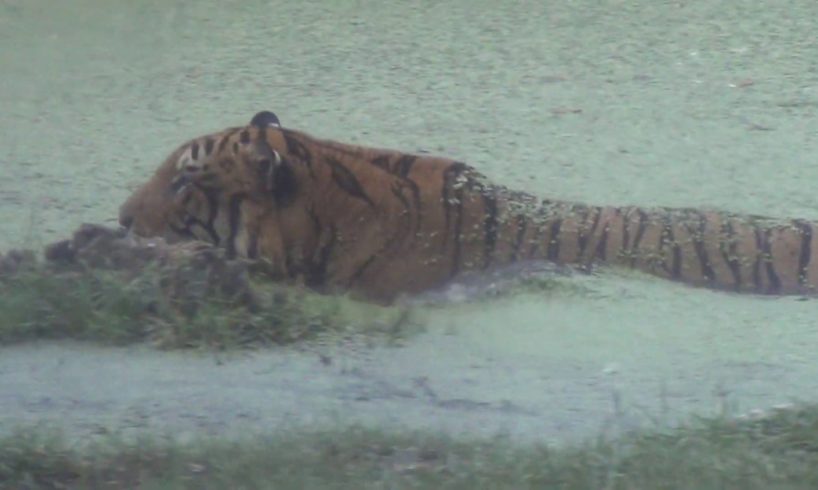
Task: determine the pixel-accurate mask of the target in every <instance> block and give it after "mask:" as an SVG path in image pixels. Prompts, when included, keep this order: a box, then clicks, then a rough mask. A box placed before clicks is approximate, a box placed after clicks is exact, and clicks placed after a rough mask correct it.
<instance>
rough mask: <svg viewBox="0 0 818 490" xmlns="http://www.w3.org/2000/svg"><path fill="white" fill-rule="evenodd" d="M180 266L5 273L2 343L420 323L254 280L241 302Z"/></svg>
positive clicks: (372, 331)
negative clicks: (169, 269) (133, 270)
mask: <svg viewBox="0 0 818 490" xmlns="http://www.w3.org/2000/svg"><path fill="white" fill-rule="evenodd" d="M173 273H174V274H175V276H174V277H171V278H170V279H169V277H168V274H167V271H163V270H160V269H159V268H157V267H146V268H145V269H144V270H141V271H139V273H137V274H132V273H126V272H122V271H117V270H111V269H103V268H89V267H79V268H73V269H71V270H67V271H55V270H54V269H53V268H51V267H46V266H45V265H42V264H38V263H33V264H32V265H30V266H28V267H24V268H21V269H20V270H18V271H16V272H14V273H13V274H6V275H0V345H3V344H5V345H8V344H13V343H19V342H24V341H30V340H41V339H74V340H83V341H92V342H97V343H102V344H112V345H123V344H130V343H138V342H150V343H153V344H154V345H156V346H157V347H159V348H164V349H175V348H209V349H225V348H234V347H242V346H265V345H280V344H291V343H294V342H299V341H304V340H312V339H318V338H322V337H327V336H341V337H343V336H349V335H358V334H360V335H366V336H372V337H375V338H377V337H380V338H382V339H385V340H389V341H393V340H400V339H402V338H403V337H405V336H408V335H410V334H411V332H412V331H413V329H415V328H416V325H415V324H414V323H413V322H411V321H409V312H408V310H407V309H399V308H381V307H377V306H373V305H367V304H361V303H357V302H353V301H351V300H349V299H346V298H342V297H330V296H321V295H318V294H312V293H309V292H306V291H302V290H298V289H296V288H292V287H289V288H288V287H285V286H281V285H275V284H271V283H270V282H269V281H263V280H261V281H258V282H256V281H255V280H252V279H251V280H250V284H251V289H252V294H253V299H252V301H251V302H248V301H239V300H237V299H236V297H234V296H231V295H228V294H224V293H223V292H222V291H220V290H218V288H213V287H209V283H208V278H207V277H206V276H204V275H199V276H197V275H195V274H194V275H190V276H182V279H180V277H179V276H180V275H181V274H179V273H178V271H174V272H173ZM200 276H201V277H200ZM180 281H181V284H179V282H180ZM169 288H173V290H174V292H173V293H172V294H169Z"/></svg>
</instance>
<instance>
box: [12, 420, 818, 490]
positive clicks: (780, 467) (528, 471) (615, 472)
mask: <svg viewBox="0 0 818 490" xmlns="http://www.w3.org/2000/svg"><path fill="white" fill-rule="evenodd" d="M815 441H818V407H816V406H805V407H800V408H797V409H792V410H782V411H776V412H773V413H772V414H769V415H768V416H766V417H764V418H762V419H759V420H744V421H737V420H735V419H726V418H718V419H710V420H701V421H697V422H693V423H690V424H688V425H687V426H684V427H681V428H678V429H675V430H672V431H666V432H661V433H660V432H642V433H636V434H632V435H630V436H627V437H624V438H622V439H617V440H613V441H611V440H603V439H600V440H595V441H591V442H587V443H585V444H581V445H578V446H575V447H569V448H550V447H547V446H545V445H533V446H532V445H515V444H513V443H512V442H511V441H509V440H507V439H496V440H471V441H469V440H463V439H452V438H449V437H446V436H441V435H423V434H405V433H404V434H402V433H390V432H383V431H378V430H369V429H360V428H351V429H349V428H348V429H336V430H326V431H323V432H317V431H313V432H308V433H305V432H297V431H296V432H289V433H286V434H279V435H270V436H266V437H255V438H253V439H246V440H244V441H225V440H215V439H208V440H205V439H202V440H199V441H197V442H195V443H189V444H180V443H175V442H168V441H164V442H159V441H153V442H151V441H147V440H141V441H131V442H125V441H123V440H107V441H104V442H98V443H96V444H95V445H92V446H88V447H84V448H77V447H71V446H70V445H69V444H68V443H67V441H66V440H65V439H62V438H60V437H59V436H58V435H53V434H46V435H42V434H40V433H38V432H36V431H20V432H18V433H17V434H13V435H11V436H8V437H6V438H4V439H0V487H1V488H30V489H45V488H69V489H71V488H91V489H94V488H107V489H119V488H135V487H139V488H165V489H176V488H178V489H194V488H196V489H198V488H213V489H217V488H231V489H239V488H338V489H342V488H355V489H365V488H436V489H437V488H451V489H461V488H462V489H473V488H492V489H493V488H549V489H550V488H554V489H623V490H624V489H659V488H661V489H696V490H706V489H742V490H745V489H746V490H754V489H769V488H776V489H808V488H817V487H818V451H816V444H815Z"/></svg>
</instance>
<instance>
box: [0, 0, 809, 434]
mask: <svg viewBox="0 0 818 490" xmlns="http://www.w3.org/2000/svg"><path fill="white" fill-rule="evenodd" d="M816 32H818V3H815V2H813V1H811V0H801V1H792V2H786V3H780V4H776V3H774V2H751V1H737V2H732V3H730V4H724V3H723V2H716V1H712V0H710V1H702V0H696V1H685V2H680V1H656V0H641V1H613V0H610V1H604V2H599V1H592V0H581V1H573V2H500V3H498V2H495V1H492V2H489V1H472V0H468V1H466V0H462V1H448V2H402V3H396V2H392V3H384V2H376V1H352V0H349V1H335V2H283V1H272V2H266V1H265V2H263V1H229V0H220V1H218V2H216V1H211V0H200V1H197V2H193V1H190V2H185V1H176V2H165V1H158V0H143V1H138V2H126V1H118V2H110V1H102V0H75V1H72V2H56V1H51V0H17V1H14V0H0V69H1V70H2V71H1V72H0V73H2V74H0V81H2V85H0V109H1V110H0V148H2V151H0V249H7V248H9V247H12V246H19V245H24V244H32V243H35V244H36V243H43V242H47V241H48V240H51V239H54V238H58V237H62V236H64V235H65V234H66V233H68V232H69V231H71V230H73V229H74V228H75V227H76V225H78V224H79V223H80V222H83V221H88V222H109V221H110V220H113V218H114V217H115V215H116V208H117V206H118V204H119V203H120V202H121V201H122V200H123V199H124V198H125V196H126V195H127V194H128V193H129V190H130V189H132V188H133V187H134V186H135V185H136V184H137V183H139V182H140V181H141V180H143V179H145V178H146V177H147V176H148V175H149V173H150V172H151V171H152V169H153V168H154V167H155V166H156V165H158V163H159V162H160V161H161V159H162V158H163V157H164V156H165V155H166V154H167V153H168V152H169V151H170V150H171V149H172V148H173V147H174V146H175V145H177V144H178V143H179V142H181V141H182V140H184V139H185V138H188V137H190V136H193V135H196V134H198V133H201V132H204V131H210V130H214V129H219V128H221V127H224V126H227V125H232V124H237V123H242V122H245V121H246V120H247V119H248V118H249V117H250V116H252V114H254V113H255V112H256V111H258V110H260V109H270V110H273V111H275V112H276V113H277V114H278V115H279V116H280V117H281V119H282V121H283V122H284V124H285V125H289V126H292V127H297V128H301V129H305V130H308V131H310V132H312V133H314V134H316V135H320V136H325V137H330V138H336V139H340V140H344V141H354V142H360V143H364V144H372V145H376V146H386V147H394V148H400V149H405V150H410V151H414V150H418V149H424V150H429V151H432V152H435V153H440V154H444V155H447V156H452V157H457V158H460V159H463V160H466V161H468V162H470V163H472V164H473V165H475V166H477V167H478V168H479V169H480V170H482V171H483V172H484V173H486V174H488V175H489V176H491V177H492V178H494V179H495V180H497V181H499V182H502V183H505V184H508V185H510V186H513V187H517V188H521V189H525V190H529V191H533V192H537V193H539V194H541V195H547V196H553V197H555V198H563V199H576V200H581V201H586V202H591V203H595V204H604V203H615V204H644V205H673V206H702V207H718V208H724V209H730V210H735V211H741V212H751V213H759V214H767V215H772V216H782V217H789V216H792V217H804V218H818V197H816V193H815V186H814V183H815V182H818V165H816V155H818V117H817V116H818V37H816V35H815V33H816ZM582 287H583V289H582V291H584V292H576V293H562V294H554V295H551V296H547V297H545V296H544V297H540V298H538V297H535V296H532V295H520V296H516V297H514V298H511V299H504V300H500V301H494V302H489V303H486V304H482V305H469V306H468V307H464V306H453V307H450V308H446V309H443V310H438V311H435V312H433V313H431V316H430V323H431V325H430V334H429V336H428V337H426V338H424V339H421V340H419V341H418V344H416V345H415V346H414V347H410V348H407V349H406V350H402V351H400V352H398V353H395V355H394V363H390V361H389V359H390V358H389V357H388V356H385V357H384V358H383V359H384V363H385V364H386V365H385V366H384V367H383V369H384V371H385V372H392V371H394V376H397V377H402V379H405V380H411V379H414V378H418V377H420V378H424V377H425V378H426V379H428V380H429V383H432V384H435V385H436V386H437V387H438V390H439V391H444V392H446V393H449V394H450V395H451V397H453V398H457V397H469V398H472V399H478V400H495V401H496V400H510V401H512V402H513V403H514V404H516V405H519V406H523V407H526V408H529V409H531V410H534V411H535V412H536V413H537V414H539V415H538V416H537V417H534V419H536V420H537V422H536V423H534V422H524V421H523V422H519V423H520V424H521V425H520V428H519V430H520V432H526V430H531V428H532V427H540V425H536V424H541V425H542V424H545V425H542V427H544V428H543V429H542V430H544V431H546V432H549V431H551V432H553V431H556V430H560V427H562V428H563V429H565V428H566V427H568V428H569V429H570V427H571V423H574V424H576V425H600V424H601V423H602V421H604V420H605V417H606V416H607V415H606V414H609V413H610V412H611V410H612V405H613V404H612V398H614V397H615V396H621V397H622V400H623V403H624V404H625V405H626V406H628V407H631V408H633V409H634V410H636V411H637V412H638V411H639V410H641V408H640V407H644V409H645V411H647V412H649V413H656V412H657V411H661V410H665V409H666V408H662V407H663V406H664V405H668V406H670V407H671V408H672V410H674V411H676V412H679V413H682V412H686V411H687V410H698V411H702V410H710V409H713V408H714V406H715V405H716V404H717V403H718V400H719V396H717V395H716V393H718V392H726V393H728V394H729V398H730V400H733V401H735V402H737V403H739V404H740V405H741V406H744V407H746V408H751V407H755V406H768V405H770V404H773V403H779V402H782V401H786V400H788V399H789V398H791V397H798V398H803V399H811V400H815V399H818V381H816V380H818V365H817V364H816V363H815V362H814V350H815V348H814V346H815V345H816V341H818V328H816V327H818V321H816V319H815V318H816V316H818V315H816V314H818V306H816V303H815V301H812V300H810V301H798V300H797V299H793V298H785V299H765V298H758V297H736V296H733V295H728V294H723V293H714V292H707V291H698V290H692V289H690V288H686V287H682V286H678V285H671V284H666V283H663V282H661V281H658V280H654V279H645V278H641V277H638V276H637V277H633V276H631V275H625V276H621V275H617V274H606V275H604V276H603V277H601V278H598V279H583V280H582ZM446 332H448V334H447V333H446ZM452 332H453V333H452ZM424 356H425V359H424ZM475 366H477V367H475ZM480 366H482V367H480ZM475 369H476V370H475ZM407 382H408V381H407ZM617 394H618V395H617ZM427 415H428V414H427ZM421 418H422V416H421V415H418V420H420V419H421ZM529 418H531V417H529ZM506 419H508V417H507V416H506ZM475 420H476V421H475V425H486V424H488V425H491V423H494V424H495V425H496V426H497V427H501V426H504V425H503V423H501V422H498V421H497V420H494V421H493V422H486V421H485V420H488V419H485V420H484V419H475ZM512 420H514V419H513V418H512ZM521 420H523V419H521ZM525 420H528V419H525ZM544 420H557V421H559V423H557V422H553V423H551V425H548V423H547V422H545V421H544ZM406 421H407V422H408V423H409V424H410V425H412V424H413V420H411V417H409V418H408V419H407V420H406ZM572 421H573V422H572ZM597 422H599V424H597ZM514 423H517V422H514ZM526 424H529V425H526ZM530 424H534V425H530ZM420 425H422V424H420ZM546 426H547V427H546ZM538 430H539V429H538ZM549 433H550V432H549Z"/></svg>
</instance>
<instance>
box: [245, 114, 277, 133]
mask: <svg viewBox="0 0 818 490" xmlns="http://www.w3.org/2000/svg"><path fill="white" fill-rule="evenodd" d="M250 126H255V127H257V128H260V129H263V128H280V127H281V122H280V121H279V120H278V116H276V115H275V114H273V113H272V112H270V111H261V112H259V113H257V114H256V115H255V116H253V119H251V120H250Z"/></svg>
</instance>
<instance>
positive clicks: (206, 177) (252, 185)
mask: <svg viewBox="0 0 818 490" xmlns="http://www.w3.org/2000/svg"><path fill="white" fill-rule="evenodd" d="M280 128H281V125H280V123H279V120H278V117H276V115H275V114H273V113H272V112H269V111H264V112H259V113H258V114H256V115H255V116H254V117H253V119H252V120H251V121H250V124H248V125H247V126H240V127H233V128H228V129H225V130H223V131H220V132H217V133H212V134H209V135H205V136H201V137H198V138H195V139H193V140H190V141H188V142H187V143H185V144H183V145H182V146H180V147H179V148H178V149H176V151H174V152H173V153H172V154H171V155H170V156H169V157H168V158H167V159H166V160H165V161H164V162H163V163H162V165H160V167H159V168H158V169H157V170H156V172H155V173H154V175H153V176H152V177H151V179H150V180H148V181H147V182H146V183H145V184H143V185H142V186H141V187H140V188H138V189H137V190H136V191H135V192H134V193H133V194H132V195H131V196H130V197H129V198H128V199H127V201H126V202H125V203H124V204H123V205H122V206H121V207H120V210H119V222H120V224H121V225H122V226H124V227H125V228H128V229H129V230H131V231H132V232H133V233H135V234H136V235H139V236H144V237H152V236H162V237H165V238H168V239H170V240H178V239H180V238H188V239H189V238H196V239H199V240H204V241H207V242H210V243H214V244H216V245H219V243H220V242H221V241H223V240H224V239H225V238H226V237H227V235H228V234H229V233H230V228H231V227H235V223H230V216H229V215H230V212H231V207H232V206H247V205H248V203H250V204H253V203H255V204H256V205H258V206H265V205H268V206H269V205H275V203H283V202H285V201H286V200H288V199H289V198H291V197H292V195H293V193H294V191H295V189H296V188H297V186H296V185H295V182H294V177H293V174H292V171H291V170H290V167H288V166H287V165H284V161H283V159H282V157H281V154H280V152H279V151H276V150H275V149H274V148H273V147H272V146H271V144H270V140H271V138H268V137H267V136H269V135H267V134H266V132H268V131H269V132H273V131H280V130H281V129H280ZM269 198H272V199H269Z"/></svg>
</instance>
